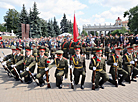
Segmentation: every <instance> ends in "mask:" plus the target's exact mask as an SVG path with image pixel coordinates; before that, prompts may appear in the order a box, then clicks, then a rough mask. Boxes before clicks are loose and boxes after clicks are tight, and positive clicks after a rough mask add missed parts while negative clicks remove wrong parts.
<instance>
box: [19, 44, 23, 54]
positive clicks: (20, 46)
mask: <svg viewBox="0 0 138 102" xmlns="http://www.w3.org/2000/svg"><path fill="white" fill-rule="evenodd" d="M19 48H20V49H21V52H20V53H21V54H23V46H22V45H19Z"/></svg>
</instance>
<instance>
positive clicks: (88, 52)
mask: <svg viewBox="0 0 138 102" xmlns="http://www.w3.org/2000/svg"><path fill="white" fill-rule="evenodd" d="M90 54H91V47H90V44H89V43H87V47H86V59H88V60H89V58H90Z"/></svg>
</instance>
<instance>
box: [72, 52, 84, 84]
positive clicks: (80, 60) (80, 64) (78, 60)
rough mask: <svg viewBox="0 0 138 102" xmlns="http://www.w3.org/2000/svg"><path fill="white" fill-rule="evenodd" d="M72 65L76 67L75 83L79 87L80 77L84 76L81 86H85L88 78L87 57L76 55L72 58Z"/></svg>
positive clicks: (74, 72)
mask: <svg viewBox="0 0 138 102" xmlns="http://www.w3.org/2000/svg"><path fill="white" fill-rule="evenodd" d="M72 65H74V71H73V74H74V81H75V84H76V85H77V84H78V83H79V79H80V75H82V79H81V86H82V85H84V82H85V76H86V66H85V57H84V56H83V55H80V56H77V55H76V54H75V55H73V56H72Z"/></svg>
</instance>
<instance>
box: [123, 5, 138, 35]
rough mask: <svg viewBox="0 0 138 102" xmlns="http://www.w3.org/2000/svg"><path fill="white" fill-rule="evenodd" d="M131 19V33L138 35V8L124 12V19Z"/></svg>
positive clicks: (129, 23)
mask: <svg viewBox="0 0 138 102" xmlns="http://www.w3.org/2000/svg"><path fill="white" fill-rule="evenodd" d="M127 16H128V18H129V22H128V26H129V29H130V31H132V32H135V31H136V33H138V6H136V7H133V8H131V9H130V10H129V11H125V12H124V17H127Z"/></svg>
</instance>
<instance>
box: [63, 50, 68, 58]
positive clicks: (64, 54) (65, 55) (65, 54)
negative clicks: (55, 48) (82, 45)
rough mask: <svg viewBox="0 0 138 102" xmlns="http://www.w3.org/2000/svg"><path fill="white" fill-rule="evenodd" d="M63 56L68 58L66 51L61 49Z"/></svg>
mask: <svg viewBox="0 0 138 102" xmlns="http://www.w3.org/2000/svg"><path fill="white" fill-rule="evenodd" d="M63 52H64V53H63V57H65V58H68V52H67V51H64V50H63Z"/></svg>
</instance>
